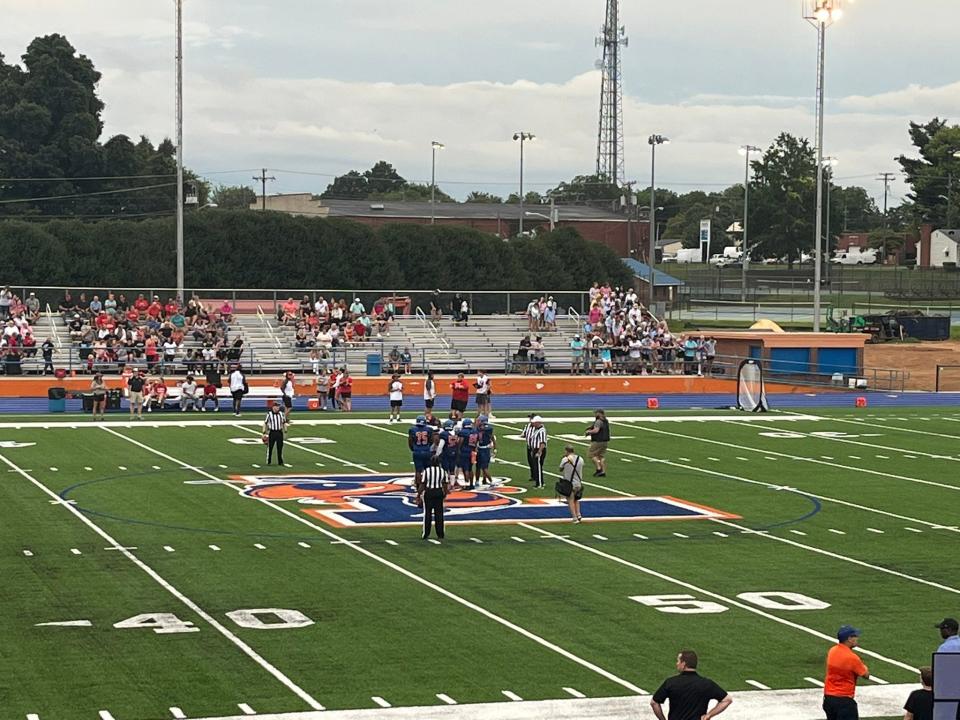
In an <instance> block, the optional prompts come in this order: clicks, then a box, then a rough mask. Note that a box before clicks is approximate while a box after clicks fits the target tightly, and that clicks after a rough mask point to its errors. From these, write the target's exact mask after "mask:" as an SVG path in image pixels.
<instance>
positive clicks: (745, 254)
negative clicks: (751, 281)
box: [740, 145, 760, 302]
mask: <svg viewBox="0 0 960 720" xmlns="http://www.w3.org/2000/svg"><path fill="white" fill-rule="evenodd" d="M755 152H760V148H758V147H756V146H754V145H741V146H740V154H741V155H743V157H744V158H745V163H744V164H745V166H746V168H745V170H744V171H743V246H742V247H741V248H740V250H741V254H742V257H741V258H740V264H741V271H740V302H746V301H747V270H748V269H749V267H750V244H749V236H748V235H747V216H748V215H749V211H750V153H755Z"/></svg>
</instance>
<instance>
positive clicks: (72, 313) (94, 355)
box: [57, 290, 244, 372]
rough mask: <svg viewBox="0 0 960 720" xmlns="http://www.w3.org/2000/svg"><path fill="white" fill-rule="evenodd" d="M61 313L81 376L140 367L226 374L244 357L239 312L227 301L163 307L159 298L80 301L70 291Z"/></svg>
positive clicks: (114, 297) (106, 296)
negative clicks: (236, 322)
mask: <svg viewBox="0 0 960 720" xmlns="http://www.w3.org/2000/svg"><path fill="white" fill-rule="evenodd" d="M57 309H58V311H59V313H60V315H61V316H62V317H63V320H64V322H65V323H66V325H67V332H68V334H69V338H70V341H71V343H73V344H74V345H75V347H76V348H77V353H78V356H79V360H80V370H81V371H84V370H85V371H86V372H110V371H114V372H122V371H123V369H124V368H125V367H126V366H129V365H140V366H145V367H146V368H147V369H148V370H154V369H155V368H158V369H159V368H161V367H165V366H174V367H176V366H184V367H185V368H186V370H187V372H191V371H194V370H197V371H199V370H200V369H201V368H204V367H207V366H210V365H213V366H216V367H217V368H218V369H219V370H220V371H222V372H226V369H227V366H228V365H229V364H230V363H234V362H237V361H239V360H240V358H241V356H242V354H243V345H244V342H243V338H242V337H241V336H239V335H238V336H237V337H235V338H233V339H232V340H231V338H230V323H231V321H232V320H233V307H232V305H231V304H230V302H229V301H227V300H224V301H223V302H222V303H221V304H220V305H219V306H216V307H214V306H212V305H210V304H208V303H205V302H203V301H202V300H201V299H200V298H199V297H197V296H196V295H194V296H193V297H192V298H191V299H190V300H189V301H188V302H187V303H186V305H181V304H180V303H179V302H178V301H177V299H175V298H172V297H170V298H167V301H166V302H161V300H160V296H158V295H154V296H153V298H152V299H148V298H147V297H146V296H145V295H144V294H143V293H140V294H139V295H137V297H136V298H134V299H133V300H132V301H131V300H129V299H128V298H127V297H126V295H124V294H123V293H120V294H114V293H113V292H107V293H105V294H104V295H103V299H102V300H101V296H100V295H99V294H93V295H92V297H90V298H89V299H88V298H87V294H86V293H85V292H81V293H80V294H79V296H78V297H76V298H74V297H73V295H72V294H71V293H70V291H69V290H67V291H65V292H64V295H63V297H62V298H61V299H60V303H59V305H58V308H57Z"/></svg>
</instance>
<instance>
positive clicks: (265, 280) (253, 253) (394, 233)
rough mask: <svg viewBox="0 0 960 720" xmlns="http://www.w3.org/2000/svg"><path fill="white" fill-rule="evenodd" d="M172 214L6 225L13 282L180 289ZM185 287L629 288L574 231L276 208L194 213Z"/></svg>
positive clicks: (606, 255) (1, 246) (615, 265)
mask: <svg viewBox="0 0 960 720" xmlns="http://www.w3.org/2000/svg"><path fill="white" fill-rule="evenodd" d="M175 237H176V232H175V227H174V220H173V219H172V218H152V219H147V220H143V221H139V222H131V221H121V220H108V221H100V222H83V221H80V220H51V221H49V222H44V223H37V222H31V221H25V220H6V221H2V222H0V256H2V257H4V258H5V259H6V262H5V267H4V282H7V283H9V284H11V285H18V286H30V285H57V286H59V285H66V286H72V287H97V288H107V287H145V288H149V287H173V286H175V285H176V268H175V262H174V258H175V253H176V248H175ZM184 250H185V252H184V264H185V280H186V284H187V285H188V286H189V287H203V288H266V289H270V288H295V287H299V288H320V287H328V288H329V287H337V288H396V289H403V288H415V289H429V288H443V289H463V290H475V289H485V290H537V291H539V290H544V289H551V288H552V289H563V290H584V289H586V288H588V287H590V285H591V283H593V282H596V281H600V282H603V281H609V282H610V283H612V284H615V285H624V284H628V283H629V282H630V281H631V274H630V272H629V271H628V270H627V269H626V267H625V266H624V265H623V264H622V262H621V261H620V260H619V258H618V257H617V256H616V254H615V253H614V252H613V251H612V250H610V249H609V248H607V247H606V246H604V245H601V244H599V243H595V242H591V241H587V240H584V239H583V238H582V237H581V236H580V234H579V233H577V232H576V231H575V230H573V229H570V228H561V229H558V230H556V231H555V232H552V233H541V234H539V235H538V236H537V237H534V238H517V239H514V240H509V241H503V240H500V239H498V238H496V237H494V236H492V235H489V234H487V233H483V232H480V231H478V230H474V229H472V228H466V227H458V226H452V225H434V226H419V225H408V224H397V225H383V226H381V227H377V228H372V227H370V226H368V225H363V224H361V223H358V222H354V221H351V220H345V219H340V218H311V217H293V216H290V215H286V214H283V213H276V212H265V213H264V212H254V211H251V210H222V209H212V210H205V211H203V212H193V213H189V214H187V216H186V218H185V225H184Z"/></svg>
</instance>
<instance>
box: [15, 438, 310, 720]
mask: <svg viewBox="0 0 960 720" xmlns="http://www.w3.org/2000/svg"><path fill="white" fill-rule="evenodd" d="M104 431H105V432H109V433H111V434H113V435H116V436H117V437H121V438H123V437H124V436H123V435H120V433H116V432H114V431H112V430H109V429H107V428H104ZM0 461H2V462H3V463H5V464H6V465H7V466H8V467H10V468H12V469H14V470H17V471H19V473H20V475H21V476H22V477H23V478H24V479H25V480H28V481H30V482H31V483H33V485H35V486H36V487H37V488H38V489H39V490H41V491H43V492H44V493H46V494H47V495H49V496H51V497H57V495H56V493H54V492H53V491H52V490H50V488H48V487H47V486H46V485H44V484H43V483H42V482H40V481H39V480H37V479H36V478H35V477H33V476H32V475H30V474H29V473H26V472H24V471H23V470H20V468H19V467H17V465H16V464H15V463H14V462H13V461H11V460H9V459H8V458H7V457H6V456H5V455H2V454H0ZM63 507H64V508H66V510H67V512H69V513H70V514H72V515H73V516H74V517H76V518H77V519H78V520H80V521H81V522H82V523H83V524H84V525H86V526H87V527H89V528H90V529H91V530H93V532H95V533H96V534H97V535H99V536H100V537H102V538H103V539H104V540H106V541H107V542H108V543H109V544H110V545H111V546H113V547H115V548H116V549H117V552H119V553H121V554H122V555H123V556H124V557H126V558H127V560H129V561H130V562H132V563H133V564H134V565H136V566H137V567H138V568H140V569H141V570H143V572H145V573H146V574H147V575H149V576H150V577H151V578H153V580H154V581H156V583H157V584H158V585H160V587H162V588H163V589H164V590H166V591H167V592H168V593H170V594H171V595H173V596H174V597H175V598H177V600H179V601H180V602H181V603H183V604H184V605H185V606H186V607H187V608H189V609H190V610H192V611H193V612H194V613H196V614H197V615H199V616H200V617H201V618H203V619H204V620H205V621H206V622H207V623H208V624H209V625H210V626H211V627H212V628H213V629H214V630H216V631H217V632H219V633H220V634H221V635H223V636H224V637H225V638H227V640H229V641H230V642H232V643H233V644H234V645H236V646H237V647H238V648H239V649H240V650H241V651H243V652H244V653H245V654H246V655H247V656H248V657H249V658H250V659H251V660H253V661H254V662H255V663H257V665H259V666H260V667H261V668H263V669H264V670H266V671H267V672H268V673H270V674H271V675H273V677H275V678H276V679H277V680H279V681H280V682H281V683H283V685H285V686H286V687H287V689H288V690H290V691H291V692H293V693H294V694H295V695H296V696H297V697H299V698H300V699H301V700H303V701H304V702H305V703H306V704H307V705H308V706H309V707H311V708H313V709H315V710H323V706H322V705H321V704H320V703H318V702H317V701H316V700H314V699H313V698H312V697H311V696H310V695H309V694H308V693H307V692H306V691H305V690H304V689H303V688H301V687H300V686H299V685H297V684H296V683H294V682H293V681H292V680H291V679H290V678H288V677H287V676H286V675H284V674H283V673H282V672H280V670H278V669H277V668H276V667H274V666H273V665H271V664H270V663H269V662H267V660H265V659H264V658H263V657H262V656H261V655H260V654H259V653H257V651H256V650H254V649H253V648H252V647H250V646H249V645H247V644H246V643H245V642H244V641H243V640H241V639H240V638H239V637H237V636H236V635H234V634H233V633H232V632H231V631H230V630H229V629H228V628H227V627H225V626H224V625H223V624H221V623H220V622H219V621H218V620H217V619H216V618H214V617H213V616H212V615H210V614H209V613H207V612H206V611H205V610H204V609H203V608H201V607H200V606H199V605H197V604H196V603H195V602H194V601H193V600H191V599H190V598H188V597H187V596H186V595H184V594H183V593H182V592H180V591H179V590H177V589H176V588H175V587H174V586H173V585H171V584H170V583H169V582H167V581H166V580H164V579H163V577H161V576H160V574H159V573H157V571H156V570H154V569H153V568H152V567H150V566H149V565H147V564H146V563H145V562H143V560H141V559H140V558H138V557H137V556H136V555H134V554H133V553H132V552H130V551H129V550H127V549H126V548H125V547H124V546H123V545H121V544H120V543H119V542H117V541H116V540H114V538H113V537H112V536H111V535H110V534H109V533H108V532H107V531H106V530H104V529H103V528H101V527H100V526H99V525H97V524H96V523H94V522H93V521H92V520H90V518H88V517H87V516H86V515H85V514H83V513H82V512H80V511H79V510H77V508H76V507H74V506H73V505H64V506H63Z"/></svg>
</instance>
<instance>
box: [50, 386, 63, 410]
mask: <svg viewBox="0 0 960 720" xmlns="http://www.w3.org/2000/svg"><path fill="white" fill-rule="evenodd" d="M47 410H48V411H49V412H52V413H62V412H66V411H67V390H66V388H62V387H52V388H48V389H47Z"/></svg>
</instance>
